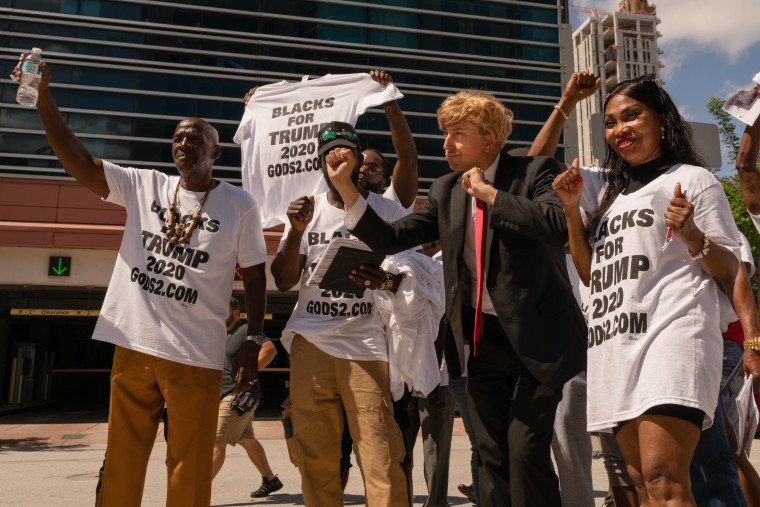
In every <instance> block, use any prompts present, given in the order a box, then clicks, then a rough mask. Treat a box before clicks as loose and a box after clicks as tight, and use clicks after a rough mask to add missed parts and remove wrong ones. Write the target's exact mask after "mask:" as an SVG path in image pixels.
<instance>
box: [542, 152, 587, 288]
mask: <svg viewBox="0 0 760 507" xmlns="http://www.w3.org/2000/svg"><path fill="white" fill-rule="evenodd" d="M552 188H553V189H554V191H555V192H557V196H558V197H559V199H560V201H562V213H563V214H564V215H565V220H567V243H568V247H569V249H570V256H571V257H572V258H573V264H574V265H575V269H576V271H578V276H579V277H580V279H581V281H582V282H583V285H585V286H587V287H588V284H589V282H590V280H591V245H590V244H589V242H588V239H587V238H586V229H585V226H584V224H583V216H582V215H581V208H580V198H581V194H582V193H583V180H582V179H581V177H580V173H579V169H578V159H575V160H574V161H573V164H572V166H571V167H570V168H568V170H567V171H565V172H563V173H562V174H560V175H558V176H557V177H556V178H555V179H554V183H553V184H552Z"/></svg>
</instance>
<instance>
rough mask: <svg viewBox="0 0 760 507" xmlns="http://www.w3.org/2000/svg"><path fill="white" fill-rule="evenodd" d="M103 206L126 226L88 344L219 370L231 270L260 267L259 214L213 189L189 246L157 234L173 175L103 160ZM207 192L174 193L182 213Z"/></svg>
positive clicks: (248, 202)
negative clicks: (123, 217)
mask: <svg viewBox="0 0 760 507" xmlns="http://www.w3.org/2000/svg"><path fill="white" fill-rule="evenodd" d="M103 165H104V168H105V174H106V179H107V182H108V188H109V190H110V193H109V195H108V198H107V199H106V200H107V201H109V202H112V203H114V204H118V205H120V206H124V207H125V208H126V210H127V223H126V227H125V229H124V237H123V238H122V241H121V247H120V249H119V255H118V257H117V259H116V265H115V266H114V270H113V274H112V275H111V281H110V283H109V285H108V291H107V293H106V297H105V301H104V302H103V308H102V310H101V312H100V317H99V318H98V322H97V325H96V326H95V332H94V334H93V338H95V339H96V340H101V341H105V342H108V343H113V344H115V345H119V346H121V347H124V348H127V349H130V350H135V351H138V352H143V353H145V354H149V355H152V356H156V357H161V358H164V359H169V360H171V361H176V362H178V363H183V364H189V365H193V366H200V367H203V368H213V369H219V370H221V369H222V364H223V362H224V342H225V340H224V337H225V335H226V325H225V323H224V319H225V318H226V317H227V313H228V307H229V298H230V294H231V293H232V282H233V278H234V270H235V263H236V262H237V263H238V264H239V265H240V266H242V267H248V266H254V265H256V264H261V263H263V262H266V258H267V257H266V244H265V243H264V235H263V232H262V230H261V220H260V219H259V212H258V207H257V206H256V202H255V201H254V200H253V198H252V197H251V196H250V195H249V194H248V193H246V192H245V191H243V190H241V189H239V188H237V187H235V186H233V185H230V184H229V183H225V182H221V183H220V184H219V185H218V186H217V187H216V188H214V189H213V190H211V192H210V193H209V195H208V199H207V200H206V203H205V205H204V206H203V210H202V213H201V220H200V223H199V224H198V226H197V227H196V229H195V231H194V232H193V235H192V237H191V238H190V241H189V243H188V245H186V246H184V247H182V246H176V247H172V245H171V244H170V243H169V239H168V238H167V237H166V234H165V233H164V232H163V230H162V228H163V227H164V225H165V217H166V213H167V209H168V207H169V205H170V204H171V202H172V198H173V195H174V189H175V188H176V186H177V181H178V180H179V176H167V175H165V174H163V173H160V172H158V171H150V170H139V169H133V168H123V167H119V166H117V165H114V164H112V163H110V162H107V161H103ZM204 194H205V192H189V191H186V190H183V189H181V188H180V191H179V196H178V201H179V208H180V211H181V213H182V214H183V215H184V214H188V213H189V212H190V211H191V210H192V209H193V208H194V207H195V205H196V204H197V203H198V202H199V201H200V199H201V198H202V197H203V195H204Z"/></svg>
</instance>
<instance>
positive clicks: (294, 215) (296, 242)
mask: <svg viewBox="0 0 760 507" xmlns="http://www.w3.org/2000/svg"><path fill="white" fill-rule="evenodd" d="M287 215H288V219H289V220H290V229H289V230H288V235H287V236H286V237H285V243H284V244H283V246H282V249H281V250H280V251H279V252H277V255H275V257H274V260H273V261H272V276H273V277H274V283H275V285H277V288H278V289H279V290H281V291H286V290H290V289H291V288H292V287H294V286H295V285H296V284H297V283H298V281H299V280H300V279H301V274H302V273H303V268H304V266H305V264H306V256H305V255H301V238H303V233H304V230H306V226H307V225H308V224H309V222H311V219H312V218H313V216H314V197H313V196H309V197H305V196H304V197H299V198H298V199H296V200H295V201H293V202H291V203H290V205H289V206H288V212H287Z"/></svg>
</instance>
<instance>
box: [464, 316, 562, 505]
mask: <svg viewBox="0 0 760 507" xmlns="http://www.w3.org/2000/svg"><path fill="white" fill-rule="evenodd" d="M483 317H484V332H483V336H481V338H480V341H479V342H478V350H477V356H475V357H473V356H472V355H470V359H469V361H468V363H467V371H468V380H467V390H468V393H469V395H470V396H469V402H470V413H471V416H472V426H473V430H474V433H475V440H476V442H477V445H478V453H479V455H480V461H479V463H478V483H479V490H480V504H481V506H482V507H544V506H545V507H561V505H562V501H561V499H560V495H559V481H558V479H557V476H556V475H555V473H554V469H553V467H552V463H551V456H550V445H551V441H552V436H553V426H554V415H555V412H556V411H557V404H558V403H559V402H560V400H561V399H562V389H561V388H560V389H557V388H554V387H549V386H547V385H544V384H541V383H540V382H539V381H538V380H536V378H535V377H533V375H531V374H530V373H529V372H528V370H527V369H526V368H525V366H524V365H523V363H522V361H520V359H519V357H518V356H517V353H516V352H515V350H514V348H513V347H512V345H511V344H510V342H509V340H508V339H507V336H506V334H505V333H504V329H503V328H502V326H501V324H500V323H499V321H498V319H497V318H496V317H493V316H490V315H484V316H483ZM469 320H470V319H469V318H467V319H465V321H466V322H465V325H468V326H469V322H467V321H469ZM465 329H471V327H466V328H465Z"/></svg>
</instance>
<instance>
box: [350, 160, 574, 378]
mask: <svg viewBox="0 0 760 507" xmlns="http://www.w3.org/2000/svg"><path fill="white" fill-rule="evenodd" d="M558 173H559V168H558V166H557V163H556V162H555V161H554V160H553V159H551V158H547V157H513V156H510V155H509V154H507V153H506V152H504V151H502V153H501V158H500V160H499V164H498V167H497V169H496V176H495V178H494V180H495V181H494V182H493V185H494V187H495V188H496V189H498V190H500V192H498V193H497V197H496V201H495V203H494V205H493V207H492V208H491V209H490V214H489V227H490V228H491V229H492V230H493V240H492V242H491V250H490V252H489V254H490V258H489V265H488V276H487V279H486V281H485V285H486V288H487V290H488V293H489V295H490V296H491V300H492V301H493V304H494V307H495V309H496V313H497V316H498V318H499V321H500V322H501V325H502V327H503V328H504V331H505V332H506V335H507V336H508V337H509V340H510V342H511V343H512V345H513V347H514V348H515V350H516V351H517V354H518V355H519V357H520V359H521V360H522V362H523V364H524V365H525V366H526V368H527V369H528V371H530V373H531V374H533V376H535V377H536V378H537V379H538V380H539V381H540V382H542V383H544V384H547V385H551V386H555V387H561V386H562V384H564V382H566V381H567V380H569V379H570V378H572V377H573V376H575V375H576V374H578V373H580V372H581V371H582V370H583V369H585V365H586V324H585V322H584V319H583V316H582V315H581V312H580V309H579V308H578V304H577V302H576V300H575V297H574V296H573V292H572V288H571V287H570V282H569V281H568V277H567V267H566V264H565V252H564V245H565V242H566V241H567V223H566V222H565V218H564V215H563V214H562V204H561V203H560V201H559V199H558V198H557V196H556V194H555V193H554V190H553V189H552V188H551V185H552V182H553V181H554V177H555V176H556V175H557V174H558ZM461 177H462V173H458V172H457V173H451V174H447V175H445V176H442V177H440V178H438V179H437V180H436V181H435V182H434V183H433V185H432V187H431V189H430V194H429V196H428V201H427V203H426V204H425V205H424V206H423V207H422V208H420V209H419V210H417V211H415V212H414V213H412V214H410V215H408V216H406V217H404V218H401V219H400V220H397V221H396V222H393V223H392V224H389V223H387V222H385V221H384V220H382V219H381V218H379V217H378V216H377V214H376V213H375V212H374V211H373V210H372V208H371V207H368V208H367V211H366V212H365V213H364V215H363V216H362V217H361V219H360V220H359V222H358V224H357V225H356V227H354V229H353V231H352V232H353V234H354V235H356V236H357V237H358V238H359V239H361V240H362V241H364V242H365V243H367V244H368V245H369V246H370V247H371V248H372V249H373V250H375V251H379V252H383V253H386V254H391V253H396V252H400V251H403V250H406V249H408V248H411V247H414V246H416V245H420V244H422V243H426V242H429V241H433V240H435V239H440V240H441V249H442V251H443V269H444V284H445V288H446V319H445V321H446V325H447V326H448V328H447V342H446V344H445V345H446V361H447V364H448V367H449V370H450V373H451V374H452V376H454V377H458V376H459V374H460V372H461V371H462V370H463V366H464V350H463V347H464V343H465V341H466V338H469V337H471V336H472V330H471V329H463V328H462V315H463V313H464V312H465V311H466V310H468V309H469V308H471V307H472V305H471V299H470V287H469V286H470V275H469V271H468V270H467V268H466V266H465V265H464V260H463V256H462V251H463V249H464V241H465V229H466V222H467V220H469V217H470V213H469V208H468V206H467V204H468V195H467V193H466V192H465V191H464V190H463V189H462V185H461Z"/></svg>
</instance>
